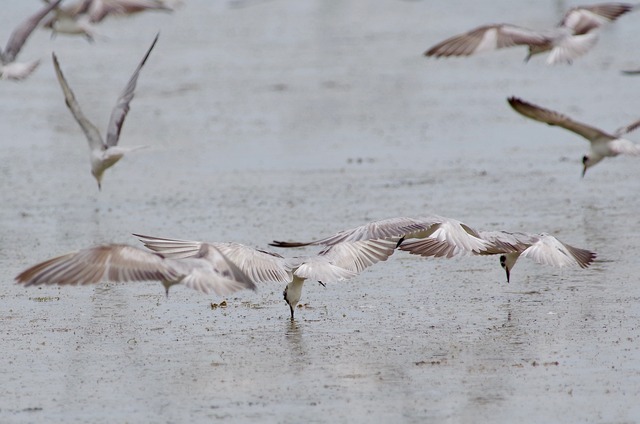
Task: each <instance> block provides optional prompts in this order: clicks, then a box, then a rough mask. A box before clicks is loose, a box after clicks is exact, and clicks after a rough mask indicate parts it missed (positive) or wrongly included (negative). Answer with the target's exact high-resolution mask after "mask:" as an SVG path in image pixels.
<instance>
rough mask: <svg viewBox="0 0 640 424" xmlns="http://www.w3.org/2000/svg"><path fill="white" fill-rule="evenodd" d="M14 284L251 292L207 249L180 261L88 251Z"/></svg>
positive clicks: (137, 252) (112, 247)
mask: <svg viewBox="0 0 640 424" xmlns="http://www.w3.org/2000/svg"><path fill="white" fill-rule="evenodd" d="M16 280H17V282H18V283H20V284H24V285H25V286H35V285H41V284H58V285H86V284H95V283H99V282H101V281H114V282H125V281H153V280H159V281H160V282H161V283H162V285H163V286H164V288H165V291H166V294H167V296H169V288H170V287H171V286H173V285H175V284H183V285H185V286H187V287H189V288H192V289H195V290H198V291H201V292H203V293H209V292H211V291H213V292H214V293H216V294H217V295H220V296H223V295H227V294H230V293H233V292H235V291H238V290H243V289H250V290H255V289H256V286H255V284H254V283H253V282H252V280H251V279H250V278H249V277H248V276H247V275H246V274H245V273H243V272H242V271H241V270H240V269H239V268H238V267H237V266H236V265H235V264H234V263H233V262H232V261H230V260H229V259H228V258H227V257H226V256H225V255H224V254H223V253H222V252H220V250H218V249H216V248H215V246H211V245H202V246H200V249H198V251H197V252H195V253H194V254H193V255H192V256H190V257H189V258H185V259H172V258H167V257H164V256H162V255H160V254H157V253H152V252H149V251H147V250H144V249H139V248H137V247H132V246H127V245H123V244H107V245H101V246H94V247H89V248H87V249H82V250H79V251H75V252H70V253H67V254H65V255H62V256H58V257H55V258H52V259H49V260H47V261H44V262H42V263H39V264H37V265H34V266H32V267H31V268H29V269H27V270H25V271H23V272H21V273H20V274H19V275H18V276H17V277H16Z"/></svg>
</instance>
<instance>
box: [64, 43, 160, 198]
mask: <svg viewBox="0 0 640 424" xmlns="http://www.w3.org/2000/svg"><path fill="white" fill-rule="evenodd" d="M158 36H159V34H157V35H156V37H155V38H154V40H153V43H151V47H149V50H147V53H146V54H145V55H144V57H143V58H142V61H141V62H140V64H139V65H138V67H137V68H136V70H135V71H134V73H133V75H132V76H131V79H129V82H128V83H127V85H126V87H125V88H124V90H123V91H122V93H120V97H118V100H117V102H116V105H115V107H114V108H113V110H112V111H111V118H110V119H109V125H108V127H107V136H106V140H103V138H102V136H101V135H100V132H99V131H98V129H97V128H96V126H95V125H93V124H92V123H91V121H89V120H88V119H87V118H86V117H85V116H84V114H83V113H82V109H80V105H79V104H78V101H77V100H76V98H75V95H74V94H73V91H71V88H70V87H69V84H67V81H66V80H65V78H64V75H63V74H62V70H61V69H60V65H59V63H58V58H57V57H56V55H55V53H53V54H52V57H53V66H54V68H55V71H56V75H57V77H58V82H60V86H61V87H62V92H63V93H64V97H65V103H66V105H67V107H68V108H69V110H70V111H71V113H72V115H73V117H74V118H75V119H76V121H77V122H78V124H79V125H80V127H81V128H82V131H83V132H84V134H85V136H86V137H87V140H88V141H89V148H90V149H91V174H92V175H93V176H94V178H95V179H96V181H97V182H98V189H99V190H101V189H102V176H103V174H104V172H105V171H106V170H107V169H108V168H110V167H112V166H113V165H115V164H116V162H118V161H119V160H120V159H121V158H122V157H123V156H124V155H125V154H126V153H128V152H131V151H134V150H137V149H141V148H143V147H145V146H136V147H120V146H118V140H119V139H120V131H121V130H122V124H123V123H124V120H125V118H126V117H127V113H128V112H129V103H131V100H132V99H133V95H134V90H135V88H136V83H137V81H138V75H139V74H140V70H141V69H142V66H143V65H144V64H145V62H146V61H147V58H148V57H149V54H150V53H151V50H153V47H154V46H155V45H156V42H157V41H158Z"/></svg>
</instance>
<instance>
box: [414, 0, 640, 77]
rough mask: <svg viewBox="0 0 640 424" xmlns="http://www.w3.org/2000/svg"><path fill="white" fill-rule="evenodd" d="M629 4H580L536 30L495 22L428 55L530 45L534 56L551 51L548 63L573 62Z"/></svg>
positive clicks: (441, 55) (434, 47) (461, 53)
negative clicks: (551, 24)
mask: <svg viewBox="0 0 640 424" xmlns="http://www.w3.org/2000/svg"><path fill="white" fill-rule="evenodd" d="M633 7H634V6H633V5H631V4H627V3H602V4H596V5H591V6H579V7H574V8H571V9H569V10H568V11H567V13H566V14H565V15H564V18H563V19H562V22H560V24H559V25H558V26H556V27H555V28H551V29H547V30H542V31H536V30H530V29H527V28H523V27H519V26H516V25H511V24H492V25H484V26H481V27H478V28H475V29H473V30H471V31H469V32H467V33H464V34H461V35H456V36H454V37H451V38H448V39H446V40H444V41H442V42H440V43H438V44H436V45H435V46H433V47H431V48H430V49H429V50H427V51H426V52H425V53H424V54H425V56H434V57H449V56H469V55H471V54H476V53H481V52H485V51H493V50H497V49H502V48H506V47H513V46H528V47H529V54H528V55H527V57H526V59H525V61H528V60H529V59H530V58H531V57H532V56H533V55H535V54H539V53H544V52H547V51H549V52H550V54H549V57H548V58H547V63H548V64H556V63H571V62H572V61H573V60H574V59H576V58H578V57H580V56H582V55H584V54H585V53H587V52H588V51H589V50H590V49H591V48H593V46H595V44H596V42H597V33H596V32H595V31H594V30H596V29H598V28H600V27H601V26H603V25H605V24H606V23H609V22H613V21H615V20H616V19H618V18H619V17H620V16H622V15H623V14H625V13H627V12H629V11H631V10H632V9H633Z"/></svg>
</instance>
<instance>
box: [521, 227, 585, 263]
mask: <svg viewBox="0 0 640 424" xmlns="http://www.w3.org/2000/svg"><path fill="white" fill-rule="evenodd" d="M538 237H539V238H538V240H537V241H536V242H535V243H533V244H532V245H531V246H529V247H528V248H527V249H525V250H524V251H523V252H522V253H521V256H523V257H526V258H531V259H533V260H534V261H535V262H537V263H539V264H544V265H551V266H557V267H563V266H569V265H578V266H579V267H580V268H587V267H588V266H589V265H591V263H592V262H593V261H594V259H595V258H596V254H595V253H594V252H591V251H589V250H585V249H579V248H577V247H573V246H570V245H568V244H565V243H563V242H561V241H560V240H558V239H557V238H555V237H554V236H551V235H549V234H540V235H539V236H538Z"/></svg>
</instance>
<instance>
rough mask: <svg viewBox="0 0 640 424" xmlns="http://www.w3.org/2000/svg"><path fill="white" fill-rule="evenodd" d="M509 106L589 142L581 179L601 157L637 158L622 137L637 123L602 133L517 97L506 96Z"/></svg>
mask: <svg viewBox="0 0 640 424" xmlns="http://www.w3.org/2000/svg"><path fill="white" fill-rule="evenodd" d="M507 100H508V102H509V104H510V105H511V107H512V108H513V109H514V110H515V111H516V112H518V113H520V114H521V115H524V116H526V117H527V118H531V119H534V120H536V121H540V122H544V123H546V124H549V125H555V126H559V127H562V128H564V129H566V130H569V131H572V132H574V133H576V134H578V135H581V136H582V137H584V138H586V139H587V140H589V142H590V143H591V150H590V152H589V153H587V154H585V155H584V156H583V157H582V165H583V168H582V176H583V177H584V174H585V173H586V172H587V169H589V168H591V167H592V166H594V165H595V164H597V163H598V162H600V161H601V160H602V159H604V158H605V157H613V156H618V155H619V154H626V155H633V156H638V155H640V145H638V144H634V143H633V142H631V141H629V140H627V139H625V138H622V136H624V135H625V134H628V133H630V132H631V131H633V130H635V129H637V128H638V127H639V126H640V120H637V121H635V122H632V123H631V124H629V125H627V126H626V127H622V128H619V129H618V130H616V131H615V132H614V133H613V134H609V133H607V132H604V131H602V130H600V129H598V128H595V127H592V126H590V125H587V124H583V123H581V122H578V121H574V120H573V119H571V118H569V117H568V116H566V115H563V114H561V113H558V112H555V111H552V110H549V109H545V108H543V107H540V106H536V105H534V104H532V103H529V102H526V101H524V100H521V99H519V98H517V97H509V98H508V99H507Z"/></svg>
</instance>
